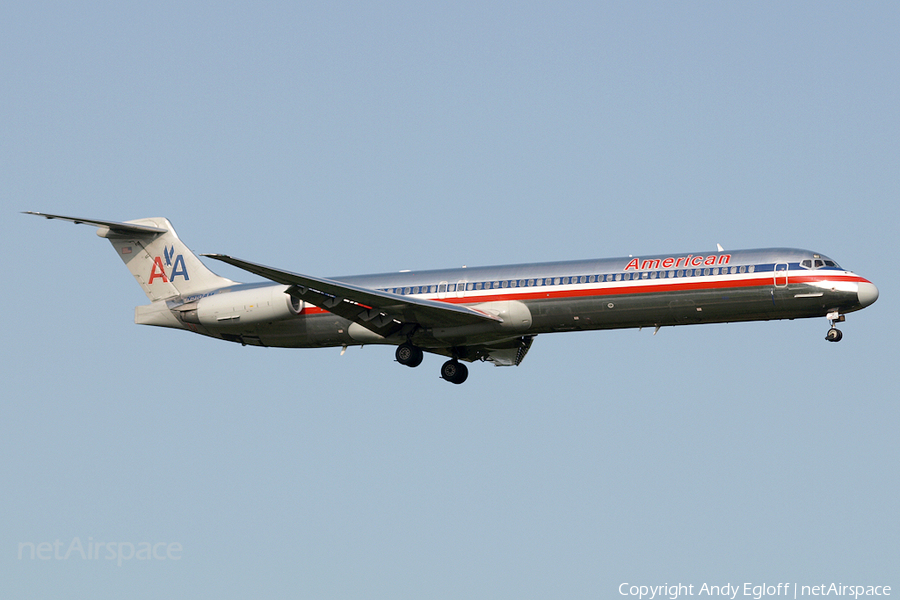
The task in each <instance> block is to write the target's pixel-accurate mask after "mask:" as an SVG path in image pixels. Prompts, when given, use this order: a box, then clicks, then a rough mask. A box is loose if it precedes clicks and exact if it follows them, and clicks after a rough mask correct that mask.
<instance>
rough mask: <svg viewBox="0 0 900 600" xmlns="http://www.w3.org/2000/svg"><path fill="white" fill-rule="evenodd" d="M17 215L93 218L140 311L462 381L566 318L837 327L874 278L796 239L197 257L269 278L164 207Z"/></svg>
mask: <svg viewBox="0 0 900 600" xmlns="http://www.w3.org/2000/svg"><path fill="white" fill-rule="evenodd" d="M25 214H30V215H36V216H40V217H45V218H47V219H60V220H64V221H71V222H73V223H79V224H86V225H92V226H95V227H97V232H96V233H97V235H98V236H100V237H102V238H106V239H108V240H109V241H110V243H112V246H113V248H114V249H115V251H116V253H117V254H118V255H119V257H120V258H121V259H122V260H123V261H124V262H125V264H126V265H127V267H128V269H129V271H131V274H132V275H133V276H134V278H135V279H136V280H137V282H138V283H139V284H140V286H141V288H142V289H143V290H144V293H145V294H146V295H147V297H148V298H149V299H150V304H148V305H144V306H138V307H136V308H135V316H134V320H135V323H137V324H140V325H155V326H159V327H171V328H174V329H183V330H187V331H192V332H194V333H199V334H202V335H206V336H209V337H213V338H217V339H221V340H227V341H230V342H236V343H240V344H243V345H249V346H273V347H283V348H322V347H341V348H342V350H341V352H342V353H343V352H344V351H345V350H346V349H347V347H349V346H355V345H358V346H362V345H365V344H389V345H393V346H396V347H397V348H396V351H395V358H396V361H397V362H399V363H400V364H401V365H405V366H407V367H417V366H418V365H419V364H420V363H421V362H422V360H423V356H424V353H425V352H428V353H432V354H437V355H442V356H445V357H447V358H448V360H447V361H446V362H445V363H444V364H443V366H442V367H441V371H440V373H441V377H442V378H443V379H445V380H446V381H449V382H451V383H455V384H460V383H463V382H464V381H465V380H466V378H467V377H468V368H467V367H466V364H465V363H467V362H468V363H471V362H474V361H487V362H491V363H493V364H494V365H497V366H512V365H516V366H517V365H519V364H520V363H521V362H522V359H524V358H525V355H526V354H527V352H528V350H529V349H530V348H531V344H532V342H533V341H534V338H535V336H537V335H540V334H545V333H553V332H564V331H589V330H598V329H623V328H643V327H654V328H655V329H654V335H655V334H656V333H657V332H658V331H659V329H660V328H661V327H666V326H676V325H689V324H699V323H728V322H737V321H768V320H772V319H800V318H810V317H823V316H824V317H826V318H827V319H828V321H829V324H830V328H829V329H828V332H827V334H826V337H825V339H826V340H828V341H829V342H838V341H840V340H841V337H842V333H841V331H840V330H839V329H837V327H836V326H835V325H836V324H837V323H839V322H843V321H844V320H845V314H846V313H850V312H853V311H857V310H860V309H863V308H865V307H867V306H869V305H871V304H872V303H873V302H875V301H876V300H877V299H878V288H877V287H875V285H874V284H873V283H872V282H870V281H868V280H867V279H865V278H863V277H860V276H859V275H856V274H855V273H853V272H851V271H847V270H845V269H843V268H842V267H840V266H838V264H837V263H836V262H835V261H834V260H832V259H830V258H828V257H827V256H825V255H823V254H819V253H817V252H811V251H808V250H799V249H794V248H766V249H756V250H735V251H730V252H726V251H725V250H724V249H722V247H721V246H718V245H717V250H716V251H715V252H697V253H675V254H667V255H654V256H628V257H625V258H607V259H594V260H576V261H563V262H548V263H533V264H517V265H506V266H494V267H473V268H466V267H463V268H456V269H443V270H431V271H400V272H397V273H384V274H375V275H355V276H349V277H335V278H328V279H326V278H322V277H312V276H309V275H301V274H298V273H293V272H291V271H285V270H281V269H276V268H273V267H268V266H265V265H261V264H257V263H253V262H249V261H246V260H241V259H238V258H234V257H232V256H228V255H225V254H203V255H202V256H205V257H208V258H212V259H215V260H218V261H222V262H225V263H227V264H230V265H233V266H235V267H238V268H240V269H243V270H245V271H248V272H250V273H253V274H254V275H258V276H260V277H262V278H264V279H267V280H269V281H268V282H263V283H236V282H234V281H232V280H230V279H226V278H225V277H220V276H219V275H216V274H215V273H213V272H212V271H211V270H209V269H208V268H207V267H206V266H205V265H204V263H203V262H201V260H200V259H199V258H198V257H197V256H196V255H195V254H194V253H193V252H191V251H190V250H189V249H188V247H187V246H185V245H184V243H183V242H182V241H181V240H180V239H179V237H178V236H177V235H176V233H175V230H174V228H173V227H172V225H171V223H170V222H169V221H168V220H167V219H164V218H147V219H137V220H133V221H125V222H118V221H105V220H97V219H82V218H76V217H65V216H61V215H51V214H45V213H38V212H30V211H27V212H26V213H25Z"/></svg>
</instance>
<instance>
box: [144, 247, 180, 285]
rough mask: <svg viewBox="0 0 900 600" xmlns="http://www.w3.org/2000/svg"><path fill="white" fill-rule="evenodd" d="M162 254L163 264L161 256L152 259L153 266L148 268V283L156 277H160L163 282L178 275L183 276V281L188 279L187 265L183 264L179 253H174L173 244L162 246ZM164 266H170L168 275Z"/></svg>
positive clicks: (167, 281)
mask: <svg viewBox="0 0 900 600" xmlns="http://www.w3.org/2000/svg"><path fill="white" fill-rule="evenodd" d="M163 255H164V256H165V259H166V264H165V266H163V257H162V256H157V257H155V258H154V259H153V267H152V268H151V269H150V281H149V282H148V283H151V284H152V283H153V282H154V281H156V280H157V279H162V280H163V283H169V282H170V281H174V280H175V278H176V277H179V276H180V277H183V278H184V280H185V281H189V280H190V276H189V275H188V272H187V267H186V266H185V265H184V256H183V255H181V254H179V255H177V256H176V255H175V246H170V247H169V246H167V247H164V248H163ZM166 268H171V270H170V271H169V274H168V275H166Z"/></svg>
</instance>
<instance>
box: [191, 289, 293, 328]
mask: <svg viewBox="0 0 900 600" xmlns="http://www.w3.org/2000/svg"><path fill="white" fill-rule="evenodd" d="M285 289H286V288H281V287H278V286H266V287H260V288H251V289H247V290H238V291H234V292H224V293H221V294H214V295H212V296H207V297H205V298H201V299H200V300H198V301H197V302H196V304H194V303H192V304H191V306H190V308H188V307H184V308H185V309H187V310H185V309H182V311H181V318H182V319H183V320H184V321H185V322H187V323H196V324H198V325H206V326H211V327H215V326H223V325H232V324H234V325H237V324H239V323H240V324H241V325H247V324H256V323H266V322H270V321H280V320H283V319H290V318H292V317H295V316H297V315H298V314H300V312H301V311H302V310H303V302H302V301H300V300H298V299H297V298H294V297H293V296H290V295H289V294H286V293H284V290H285Z"/></svg>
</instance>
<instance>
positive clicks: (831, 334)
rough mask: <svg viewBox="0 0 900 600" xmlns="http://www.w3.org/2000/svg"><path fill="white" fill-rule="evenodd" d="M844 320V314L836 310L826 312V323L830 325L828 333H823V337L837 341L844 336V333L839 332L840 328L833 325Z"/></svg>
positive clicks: (830, 340)
mask: <svg viewBox="0 0 900 600" xmlns="http://www.w3.org/2000/svg"><path fill="white" fill-rule="evenodd" d="M845 320H846V317H844V315H842V314H840V313H839V312H838V311H833V312H830V313H828V324H829V325H831V329H829V330H828V333H826V334H825V339H826V340H828V341H829V342H839V341H841V338H843V337H844V334H843V333H841V330H840V329H838V328H837V327H835V326H834V324H835V323H843V322H844V321H845Z"/></svg>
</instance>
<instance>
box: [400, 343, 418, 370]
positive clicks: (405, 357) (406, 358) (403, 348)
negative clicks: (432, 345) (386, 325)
mask: <svg viewBox="0 0 900 600" xmlns="http://www.w3.org/2000/svg"><path fill="white" fill-rule="evenodd" d="M423 355H424V353H423V352H422V349H421V348H419V347H417V346H413V345H412V344H409V343H405V344H400V345H399V346H397V352H395V353H394V357H395V358H396V359H397V362H398V363H400V364H401V365H406V366H407V367H418V366H419V365H420V364H422V356H423Z"/></svg>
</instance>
